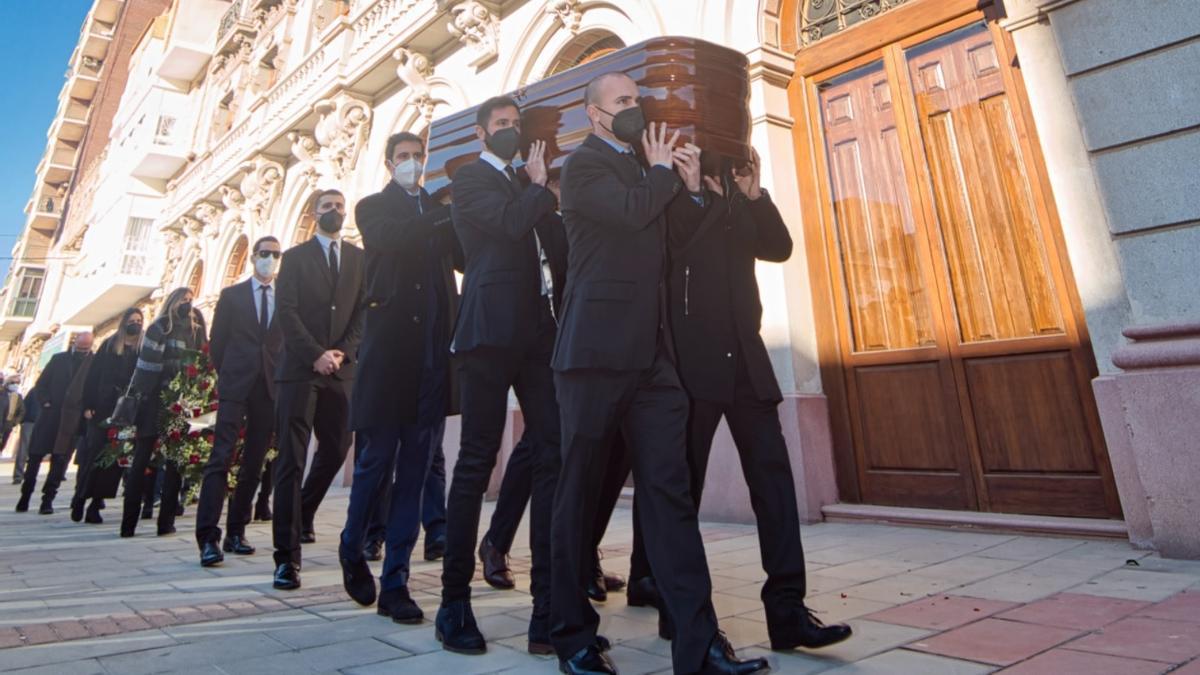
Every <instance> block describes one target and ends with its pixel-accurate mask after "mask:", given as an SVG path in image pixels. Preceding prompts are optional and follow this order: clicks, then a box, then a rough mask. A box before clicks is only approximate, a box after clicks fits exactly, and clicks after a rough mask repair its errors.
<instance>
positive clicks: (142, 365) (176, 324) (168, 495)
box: [121, 288, 208, 537]
mask: <svg viewBox="0 0 1200 675" xmlns="http://www.w3.org/2000/svg"><path fill="white" fill-rule="evenodd" d="M207 342H208V330H207V328H206V327H205V325H204V317H203V316H201V314H200V312H198V311H196V310H194V309H193V308H192V291H191V289H190V288H177V289H175V290H173V291H171V293H170V295H168V296H167V299H166V302H164V303H163V308H162V313H161V314H159V315H158V318H156V319H155V320H154V323H152V324H150V326H149V327H148V328H147V329H146V335H145V337H144V338H143V339H142V350H141V352H140V353H139V354H138V360H137V366H136V368H135V369H134V371H133V378H132V379H131V380H130V382H129V392H130V394H132V395H134V396H136V397H137V398H138V411H137V418H136V424H137V439H136V441H135V442H134V450H133V464H132V466H130V467H129V474H128V476H127V478H126V482H125V503H124V510H123V512H122V514H121V536H122V537H132V536H133V535H134V531H135V530H136V529H137V523H138V516H139V515H140V514H141V512H142V508H141V507H142V490H143V487H144V486H143V483H144V482H145V479H146V467H147V465H149V464H150V457H151V455H152V454H153V453H154V441H155V440H156V439H157V438H158V432H159V428H158V418H159V415H160V414H161V413H162V410H163V402H162V390H163V389H164V388H165V387H166V386H167V385H169V384H170V383H171V380H173V379H174V378H175V375H176V374H177V373H178V372H179V369H180V366H181V363H182V359H183V355H184V352H185V351H186V350H199V349H200V348H201V347H202V346H204V344H205V343H207ZM164 470H165V471H166V474H165V476H164V480H163V486H162V503H161V505H160V508H159V511H158V535H159V536H160V537H161V536H163V535H167V534H172V533H174V532H175V513H176V509H177V508H178V507H179V490H180V487H181V481H182V479H181V477H180V475H179V470H178V469H176V468H175V466H174V465H172V464H170V463H166V464H165V465H164Z"/></svg>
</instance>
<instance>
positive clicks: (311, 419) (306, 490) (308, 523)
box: [271, 375, 351, 565]
mask: <svg viewBox="0 0 1200 675" xmlns="http://www.w3.org/2000/svg"><path fill="white" fill-rule="evenodd" d="M350 387H351V383H350V382H344V381H342V380H339V379H336V378H334V377H329V376H323V375H322V376H318V377H314V378H313V379H311V380H304V381H300V382H279V383H278V384H277V387H276V395H277V396H278V399H277V400H276V404H275V419H276V424H277V427H276V428H277V430H278V441H279V456H278V457H276V458H275V462H274V463H275V476H274V479H275V480H274V482H275V486H274V487H275V501H274V507H273V508H272V511H273V520H272V527H271V530H272V538H273V540H274V544H275V564H276V565H281V564H283V563H288V562H290V563H294V564H296V565H300V533H301V532H302V531H312V528H313V518H315V516H316V513H317V507H318V506H320V504H321V500H322V499H324V498H325V493H326V492H327V491H328V490H329V486H330V484H332V483H333V479H334V477H335V476H336V475H337V472H338V469H340V468H341V467H342V464H344V463H345V461H346V453H348V452H349V450H350V431H349V417H350ZM314 434H315V435H316V437H317V453H316V456H315V457H314V458H313V466H312V469H311V470H310V471H309V475H308V480H306V481H304V485H303V489H301V480H302V479H303V476H304V465H305V463H306V461H307V459H308V440H309V438H310V437H311V436H313V435H314Z"/></svg>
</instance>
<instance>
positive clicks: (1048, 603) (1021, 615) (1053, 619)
mask: <svg viewBox="0 0 1200 675" xmlns="http://www.w3.org/2000/svg"><path fill="white" fill-rule="evenodd" d="M1148 605H1149V603H1145V602H1139V601H1137V600H1125V599H1123V598H1106V597H1102V596H1098V595H1082V594H1079V593H1059V594H1057V595H1052V596H1050V597H1048V598H1045V599H1043V600H1038V601H1037V602H1033V603H1030V604H1028V605H1024V606H1023V607H1017V608H1016V609H1013V610H1010V611H1007V612H1004V613H1003V614H1001V615H1000V616H999V618H1001V619H1010V620H1012V621H1023V622H1025V623H1036V624H1041V625H1043V626H1057V627H1059V628H1074V629H1076V630H1095V629H1097V628H1102V627H1104V626H1107V625H1108V624H1110V623H1112V622H1114V621H1116V620H1118V619H1122V618H1124V617H1126V616H1128V615H1130V614H1133V613H1134V612H1137V611H1138V610H1139V609H1142V608H1143V607H1147V606H1148Z"/></svg>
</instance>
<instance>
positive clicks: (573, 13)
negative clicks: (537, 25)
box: [546, 0, 583, 35]
mask: <svg viewBox="0 0 1200 675" xmlns="http://www.w3.org/2000/svg"><path fill="white" fill-rule="evenodd" d="M546 13H547V14H552V15H554V16H556V17H558V21H559V23H561V24H562V25H563V28H566V29H567V30H568V31H570V32H571V34H572V35H576V34H578V33H579V24H580V22H581V21H583V10H582V9H580V8H579V0H551V1H550V3H549V4H548V5H546Z"/></svg>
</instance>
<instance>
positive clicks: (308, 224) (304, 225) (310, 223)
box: [292, 190, 321, 246]
mask: <svg viewBox="0 0 1200 675" xmlns="http://www.w3.org/2000/svg"><path fill="white" fill-rule="evenodd" d="M320 193H321V190H314V191H313V192H312V194H310V195H309V196H308V199H305V200H304V213H302V214H300V224H299V225H297V226H296V234H295V235H294V236H293V237H292V246H296V245H297V244H303V243H304V242H306V241H308V240H309V239H312V236H313V233H314V232H316V231H317V220H316V218H313V215H312V214H313V209H314V208H316V201H317V195H318V194H320Z"/></svg>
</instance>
